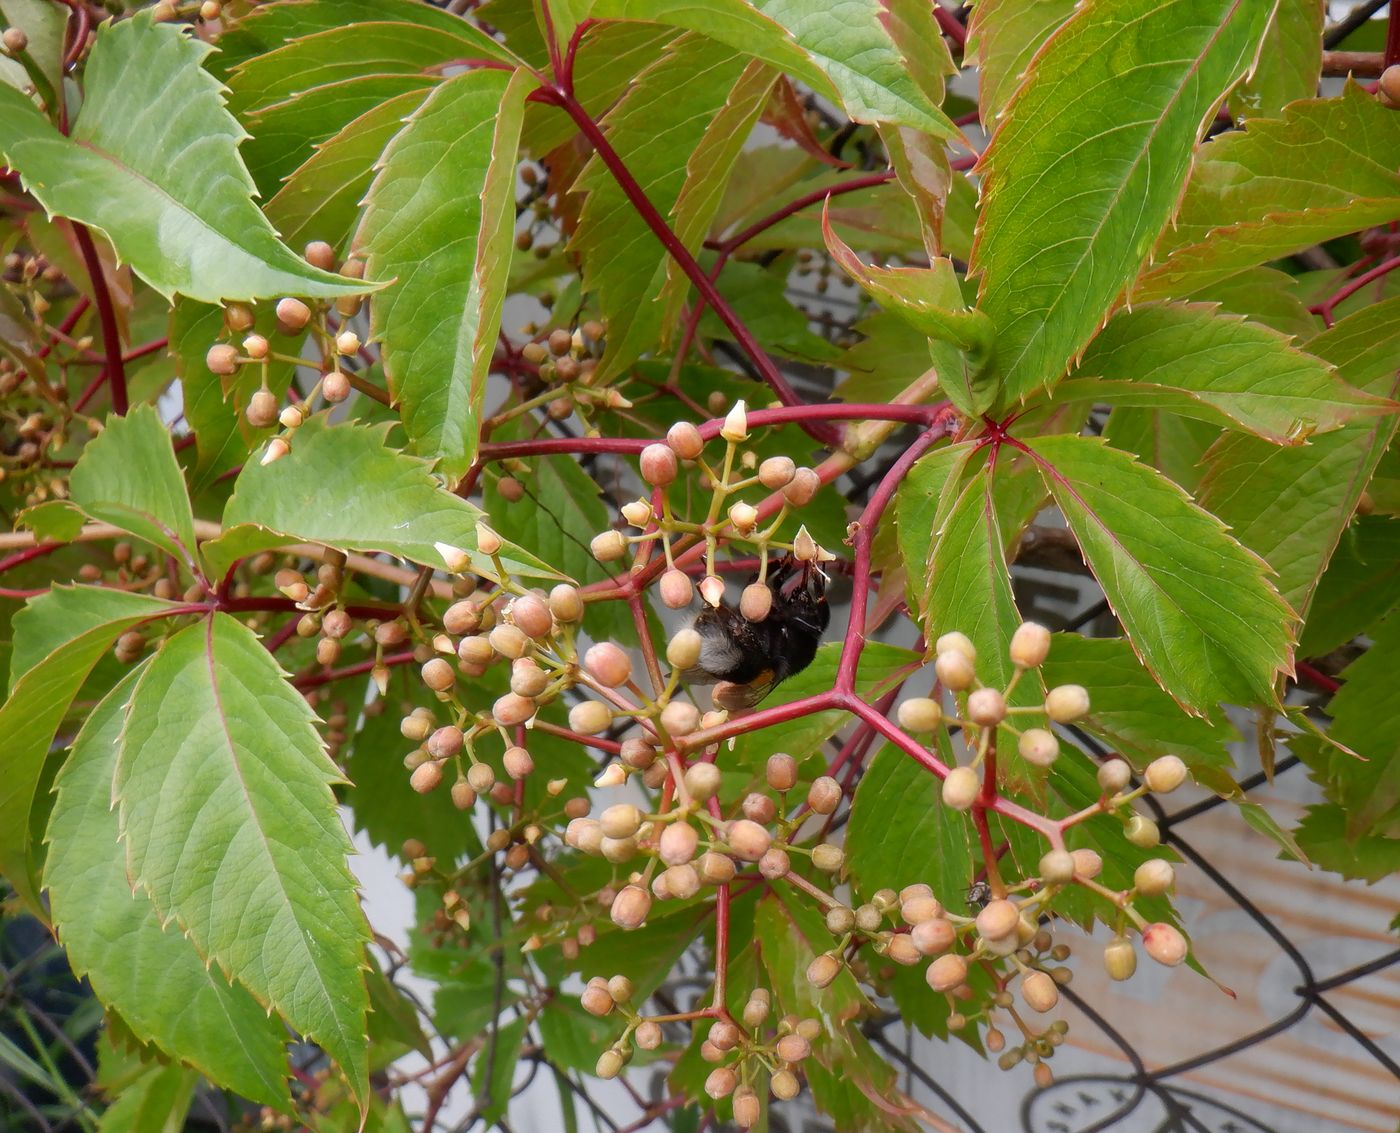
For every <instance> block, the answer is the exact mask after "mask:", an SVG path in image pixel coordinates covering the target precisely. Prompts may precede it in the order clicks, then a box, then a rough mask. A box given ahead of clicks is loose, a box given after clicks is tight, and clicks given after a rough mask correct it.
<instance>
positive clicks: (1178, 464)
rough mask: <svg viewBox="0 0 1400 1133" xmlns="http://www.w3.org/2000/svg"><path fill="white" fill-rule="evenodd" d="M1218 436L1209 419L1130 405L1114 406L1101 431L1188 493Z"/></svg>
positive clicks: (1110, 442)
mask: <svg viewBox="0 0 1400 1133" xmlns="http://www.w3.org/2000/svg"><path fill="white" fill-rule="evenodd" d="M1218 436H1220V430H1219V429H1218V428H1217V427H1216V426H1214V425H1211V424H1210V423H1209V422H1206V421H1197V420H1194V419H1193V418H1190V417H1183V416H1181V415H1180V414H1178V413H1171V412H1169V411H1168V410H1165V409H1139V408H1137V407H1135V406H1132V405H1119V406H1116V407H1115V408H1114V409H1113V411H1112V412H1111V413H1110V414H1109V415H1108V422H1107V424H1105V425H1104V430H1103V438H1104V440H1105V441H1107V442H1108V443H1109V444H1110V445H1112V446H1113V447H1114V448H1116V449H1122V450H1123V451H1124V452H1130V453H1132V454H1133V455H1134V456H1136V457H1138V458H1139V459H1140V460H1141V461H1142V462H1143V463H1144V464H1147V465H1150V466H1151V467H1153V468H1155V469H1157V471H1158V472H1160V473H1162V474H1163V475H1164V476H1166V477H1167V478H1168V479H1169V480H1171V481H1173V482H1174V483H1176V484H1179V485H1181V487H1183V488H1185V489H1186V490H1187V491H1188V492H1194V491H1195V489H1196V485H1197V484H1198V483H1199V481H1200V478H1201V469H1200V467H1199V465H1200V463H1201V459H1202V457H1204V456H1205V454H1206V450H1207V449H1208V448H1210V446H1211V442H1213V441H1214V440H1215V439H1216V438H1217V437H1218ZM1289 451H1292V450H1289Z"/></svg>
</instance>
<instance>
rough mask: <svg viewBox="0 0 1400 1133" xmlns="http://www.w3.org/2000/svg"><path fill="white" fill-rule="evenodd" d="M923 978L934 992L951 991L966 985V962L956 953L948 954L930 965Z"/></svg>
mask: <svg viewBox="0 0 1400 1133" xmlns="http://www.w3.org/2000/svg"><path fill="white" fill-rule="evenodd" d="M924 977H925V979H927V980H928V986H929V987H931V988H933V990H934V991H952V990H953V989H954V988H957V987H962V985H963V984H965V983H967V961H966V960H965V959H963V957H962V956H960V955H958V954H957V953H956V952H950V953H948V954H947V955H946V956H940V957H938V959H937V960H935V961H934V962H933V963H932V964H930V965H929V966H928V971H927V972H925V973H924Z"/></svg>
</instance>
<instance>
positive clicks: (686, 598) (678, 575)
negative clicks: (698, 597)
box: [658, 568, 695, 610]
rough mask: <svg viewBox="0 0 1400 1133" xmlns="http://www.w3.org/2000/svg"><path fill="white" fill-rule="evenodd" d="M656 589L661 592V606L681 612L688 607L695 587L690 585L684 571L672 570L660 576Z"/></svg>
mask: <svg viewBox="0 0 1400 1133" xmlns="http://www.w3.org/2000/svg"><path fill="white" fill-rule="evenodd" d="M658 589H659V590H660V592H661V602H662V604H663V605H665V606H666V608H667V609H670V610H681V609H684V608H685V607H686V606H689V605H690V600H691V597H692V596H693V595H694V593H695V587H694V586H693V585H691V581H690V578H689V576H687V575H686V573H685V571H683V570H676V569H674V568H672V569H671V570H668V571H667V572H666V573H665V574H663V575H662V576H661V581H660V583H659V584H658Z"/></svg>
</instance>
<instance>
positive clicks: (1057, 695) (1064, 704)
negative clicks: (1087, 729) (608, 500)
mask: <svg viewBox="0 0 1400 1133" xmlns="http://www.w3.org/2000/svg"><path fill="white" fill-rule="evenodd" d="M1045 714H1046V715H1047V716H1049V717H1050V719H1052V720H1054V721H1055V723H1057V724H1072V723H1074V721H1076V720H1079V719H1082V718H1083V717H1085V716H1087V715H1088V714H1089V694H1088V692H1086V691H1085V689H1084V688H1083V686H1082V685H1060V686H1058V687H1057V688H1052V689H1051V690H1050V691H1049V692H1047V693H1046V694H1045Z"/></svg>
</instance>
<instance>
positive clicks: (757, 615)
mask: <svg viewBox="0 0 1400 1133" xmlns="http://www.w3.org/2000/svg"><path fill="white" fill-rule="evenodd" d="M772 609H773V591H772V588H771V587H769V585H768V584H767V583H766V582H751V583H750V584H749V585H748V586H746V587H744V591H743V593H742V594H740V595H739V613H741V614H743V615H744V617H745V618H747V619H748V620H749V621H751V622H761V621H763V620H764V619H766V618H767V617H768V615H769V613H770V612H771V611H772Z"/></svg>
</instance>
